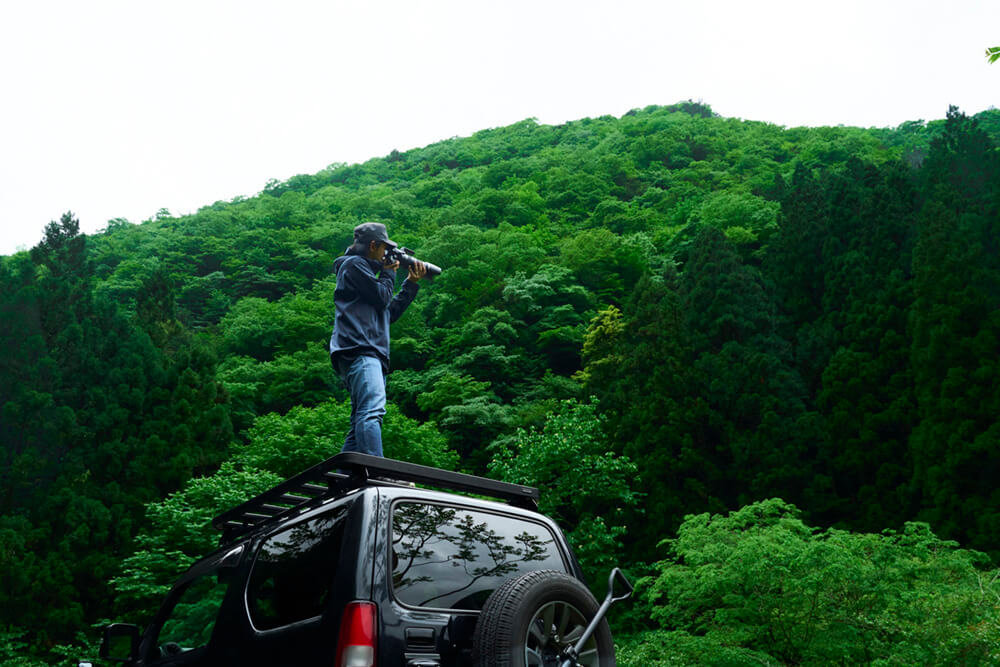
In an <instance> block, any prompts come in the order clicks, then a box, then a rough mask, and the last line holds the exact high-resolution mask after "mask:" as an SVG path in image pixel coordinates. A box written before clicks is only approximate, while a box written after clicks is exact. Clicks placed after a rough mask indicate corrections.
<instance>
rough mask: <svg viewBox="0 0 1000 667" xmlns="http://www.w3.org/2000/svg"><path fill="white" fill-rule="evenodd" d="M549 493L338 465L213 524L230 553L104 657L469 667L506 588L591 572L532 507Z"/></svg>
mask: <svg viewBox="0 0 1000 667" xmlns="http://www.w3.org/2000/svg"><path fill="white" fill-rule="evenodd" d="M335 470H341V471H342V472H341V473H338V472H334V471H335ZM373 475H388V476H391V477H392V478H393V479H394V480H395V481H381V480H379V479H376V478H374V477H373ZM410 481H413V482H419V483H421V484H422V485H427V486H436V487H438V488H439V489H441V488H444V489H452V490H461V491H466V492H471V493H475V494H479V495H489V496H493V497H498V498H501V499H503V500H505V501H506V502H497V501H495V500H484V499H482V498H481V497H474V496H469V495H459V494H457V493H454V492H452V491H442V490H433V489H428V488H417V487H415V486H412V485H410V484H409V482H410ZM537 497H538V492H537V490H535V489H532V488H530V487H523V486H518V485H512V484H502V483H499V482H495V481H493V480H487V479H483V478H478V477H473V476H470V475H461V474H458V473H451V472H446V471H439V470H436V469H434V468H427V467H424V466H416V465H412V464H406V463H401V462H397V461H391V460H386V459H375V458H373V457H367V456H364V455H359V454H341V455H338V456H335V457H333V458H332V459H330V460H328V461H326V462H324V463H323V464H320V465H319V466H317V467H315V468H313V469H311V470H309V471H306V472H305V473H303V474H302V475H299V476H297V477H296V478H293V479H291V480H288V481H287V482H285V483H284V484H282V485H280V486H279V487H276V488H275V489H272V490H271V491H269V492H267V493H265V494H262V495H261V496H259V497H257V498H255V499H253V500H251V501H249V502H248V503H245V504H244V505H241V506H240V507H238V508H234V509H233V510H231V511H230V512H227V513H225V514H223V515H221V516H220V517H217V519H216V520H215V522H213V523H214V524H215V525H216V527H218V528H221V529H223V531H224V534H223V538H222V540H221V542H222V546H220V548H219V549H218V550H216V551H215V552H214V553H212V554H210V555H208V556H206V557H205V558H203V559H202V560H200V561H198V562H197V563H196V564H195V565H193V566H192V567H191V568H190V569H189V570H188V571H187V572H186V573H185V574H184V575H183V576H182V577H181V578H180V579H179V580H178V581H177V583H176V584H175V585H174V587H173V588H172V590H171V592H170V593H169V595H168V596H167V598H166V600H165V601H164V603H163V605H162V607H161V609H160V611H159V612H158V613H157V615H156V616H155V618H154V619H153V620H152V622H151V623H150V624H149V625H148V626H147V627H146V629H145V631H144V632H142V633H141V635H140V633H139V631H138V629H136V628H135V627H134V626H124V625H116V626H109V628H108V629H107V630H106V631H105V642H104V645H103V646H102V656H103V657H111V658H112V659H114V658H115V656H116V654H117V659H119V660H121V661H123V662H125V663H126V664H128V665H134V666H136V667H139V666H147V665H149V666H152V665H156V666H158V667H159V666H168V665H271V666H274V665H289V666H300V665H331V666H336V667H360V666H366V667H367V666H374V665H377V666H379V667H431V666H433V665H439V666H440V667H459V666H460V665H468V664H471V660H472V658H471V652H472V637H473V633H474V630H475V627H476V623H477V620H478V617H479V613H480V609H481V608H482V606H483V604H484V602H485V601H486V599H487V598H488V597H489V595H490V594H491V593H492V592H493V591H494V590H495V589H496V588H498V587H499V586H500V585H501V584H502V583H503V582H504V581H507V580H509V579H511V578H512V577H517V576H519V575H522V574H524V573H525V572H530V571H534V570H555V571H558V572H564V573H567V574H569V575H571V576H572V577H575V578H577V579H581V578H582V573H581V571H580V567H579V565H578V563H577V561H576V559H575V557H574V556H573V553H572V551H571V549H570V547H569V545H568V543H567V542H566V539H565V537H564V536H563V534H562V531H561V530H560V529H559V527H558V526H557V525H556V524H555V523H554V522H553V521H551V520H550V519H548V518H547V517H545V516H543V515H541V514H539V513H538V512H537V511H535V510H534V509H533V508H534V507H536V500H537ZM116 643H117V644H122V643H124V647H119V648H116ZM126 654H128V655H127V656H126Z"/></svg>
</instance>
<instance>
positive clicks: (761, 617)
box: [636, 498, 1000, 665]
mask: <svg viewBox="0 0 1000 667" xmlns="http://www.w3.org/2000/svg"><path fill="white" fill-rule="evenodd" d="M664 544H665V546H667V547H668V548H669V555H668V557H667V559H666V560H663V561H661V562H660V563H658V564H656V566H655V569H656V574H655V575H654V576H653V577H651V578H649V579H645V580H642V581H640V582H638V585H637V586H636V588H637V590H642V591H644V593H643V594H642V596H643V598H644V601H643V602H639V603H638V604H639V605H640V606H641V610H640V612H639V613H640V614H642V613H643V612H645V613H646V614H648V615H649V617H650V618H652V619H653V620H654V621H655V622H656V623H657V624H658V625H659V626H660V627H661V628H664V630H666V629H670V630H674V633H668V632H664V631H661V632H659V633H651V635H650V636H649V639H651V640H652V641H654V642H656V643H659V644H661V646H662V645H663V644H667V645H668V646H669V644H673V643H677V642H678V640H680V643H681V645H682V647H684V648H685V649H687V650H686V651H685V652H687V651H690V650H691V649H693V648H700V649H701V650H705V649H706V648H709V647H711V648H713V649H714V651H715V652H718V653H721V652H723V651H725V650H726V648H727V647H728V649H729V650H730V651H732V650H733V649H742V651H748V652H752V653H753V654H756V655H758V656H760V657H764V656H766V658H765V659H764V660H762V662H763V663H764V664H796V665H798V664H804V665H820V664H831V663H836V662H844V663H847V664H862V663H864V664H870V663H877V664H957V663H962V664H975V665H980V664H982V665H985V664H990V663H991V662H993V661H994V660H995V658H996V655H995V651H996V646H997V642H998V641H1000V623H998V621H1000V606H998V605H997V602H996V601H997V597H998V595H1000V589H998V586H1000V572H998V571H997V570H995V569H993V568H992V567H991V565H990V563H989V559H987V558H986V557H985V556H984V555H983V554H981V553H977V552H974V551H966V550H962V549H959V548H958V545H957V544H956V543H954V542H948V541H944V540H941V539H939V538H938V537H937V536H935V535H934V534H933V533H932V532H931V531H930V529H929V527H928V526H927V525H926V524H921V523H908V524H906V526H905V527H904V528H903V530H902V531H899V532H896V531H891V530H887V531H884V532H883V533H881V534H863V533H849V532H847V531H843V530H836V529H828V530H817V529H815V528H811V527H810V526H807V525H806V524H805V523H803V522H802V520H801V519H800V518H799V511H798V510H797V509H796V508H795V507H794V506H792V505H789V504H788V503H785V502H784V501H782V500H780V499H776V498H775V499H770V500H766V501H762V502H758V503H754V504H752V505H749V506H747V507H743V508H741V509H740V510H738V511H735V512H731V513H729V514H727V515H710V514H700V515H696V516H689V517H687V518H686V519H685V521H684V524H683V525H682V526H681V527H680V529H679V530H678V533H677V538H676V539H671V540H666V541H665V542H664ZM696 638H697V639H700V640H701V641H700V642H696ZM699 644H700V646H699ZM664 648H666V647H664ZM667 652H668V653H673V651H670V650H669V648H667ZM748 657H750V656H745V658H744V659H746V658H748ZM646 664H660V663H646ZM663 664H665V663H663ZM727 664H731V663H728V661H727ZM735 664H750V661H749V660H747V661H746V663H743V662H742V661H740V662H737V663H735ZM756 664H760V663H756Z"/></svg>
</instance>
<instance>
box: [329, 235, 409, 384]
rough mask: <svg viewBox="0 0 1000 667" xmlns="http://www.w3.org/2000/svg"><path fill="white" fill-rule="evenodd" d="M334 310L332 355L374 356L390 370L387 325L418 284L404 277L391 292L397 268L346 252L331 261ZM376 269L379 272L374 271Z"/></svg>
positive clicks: (399, 312)
mask: <svg viewBox="0 0 1000 667" xmlns="http://www.w3.org/2000/svg"><path fill="white" fill-rule="evenodd" d="M333 270H334V273H336V274H337V288H336V290H335V291H334V293H333V300H334V305H335V307H336V314H335V317H334V321H333V335H332V336H331V337H330V355H331V357H334V356H335V355H336V356H342V357H346V358H354V357H357V356H359V355H366V356H370V357H377V358H378V359H379V360H380V361H381V362H382V370H383V371H384V372H386V373H388V372H389V325H390V324H391V323H392V322H395V321H396V320H397V319H399V316H400V315H402V314H403V311H405V310H406V308H407V306H409V305H410V303H411V302H412V301H413V298H414V297H415V296H416V295H417V290H418V289H419V288H420V286H419V285H417V283H415V282H412V281H410V280H406V281H405V282H404V283H403V287H402V289H400V290H399V293H398V294H396V295H395V296H393V289H394V288H395V286H396V272H395V271H394V270H392V269H386V268H384V267H383V265H382V263H381V262H378V261H376V260H373V259H368V258H367V257H365V256H364V255H358V254H352V253H351V251H350V250H349V251H348V254H346V255H342V256H340V257H338V258H337V259H336V260H334V262H333ZM376 272H379V273H377V274H376Z"/></svg>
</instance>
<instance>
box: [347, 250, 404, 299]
mask: <svg viewBox="0 0 1000 667" xmlns="http://www.w3.org/2000/svg"><path fill="white" fill-rule="evenodd" d="M344 269H345V270H344V278H345V279H346V280H347V286H348V287H349V288H350V289H352V290H354V291H355V292H356V293H357V294H358V296H360V297H361V299H362V300H364V301H365V302H367V303H369V304H371V305H372V306H374V307H375V308H377V309H378V310H383V309H384V308H385V307H386V306H388V305H389V303H390V302H391V301H392V300H393V298H392V293H393V289H394V288H395V286H396V270H395V269H394V268H388V267H386V268H383V269H382V271H381V273H380V274H379V275H377V276H376V275H375V271H374V270H372V267H371V264H369V263H368V261H367V260H366V259H364V258H359V259H358V260H356V261H353V262H351V263H349V264H348V265H347V266H346V267H344Z"/></svg>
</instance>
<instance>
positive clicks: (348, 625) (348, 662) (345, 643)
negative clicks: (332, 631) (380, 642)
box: [337, 602, 375, 667]
mask: <svg viewBox="0 0 1000 667" xmlns="http://www.w3.org/2000/svg"><path fill="white" fill-rule="evenodd" d="M337 667H375V603H374V602H350V603H348V605H347V606H346V607H344V616H343V618H341V619H340V637H339V638H338V639H337Z"/></svg>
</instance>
